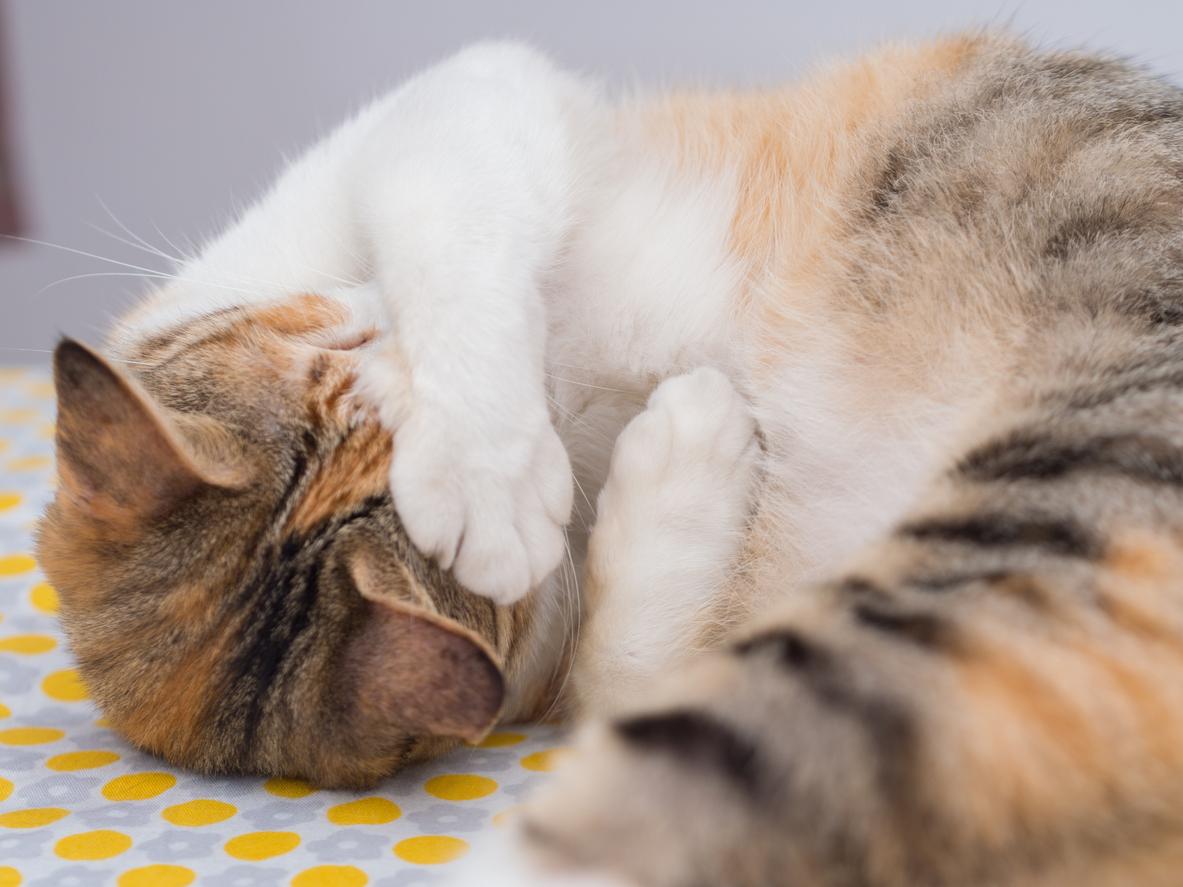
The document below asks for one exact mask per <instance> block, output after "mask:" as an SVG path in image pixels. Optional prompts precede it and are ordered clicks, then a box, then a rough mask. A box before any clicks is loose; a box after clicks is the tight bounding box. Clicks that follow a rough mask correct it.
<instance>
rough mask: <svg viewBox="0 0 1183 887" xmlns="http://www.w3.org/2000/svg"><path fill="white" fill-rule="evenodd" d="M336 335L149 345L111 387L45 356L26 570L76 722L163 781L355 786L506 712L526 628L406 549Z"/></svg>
mask: <svg viewBox="0 0 1183 887" xmlns="http://www.w3.org/2000/svg"><path fill="white" fill-rule="evenodd" d="M345 314H347V310H346V309H345V308H343V307H342V306H341V305H340V304H339V303H336V302H334V301H333V300H329V299H322V298H319V297H315V296H306V297H301V298H298V299H294V300H289V301H287V302H285V303H282V304H273V305H270V306H265V307H256V308H235V309H229V310H225V311H220V312H216V313H213V314H210V315H207V316H205V317H202V318H200V319H198V320H194V321H189V322H187V323H184V324H181V325H179V326H176V327H173V328H171V329H166V330H164V331H162V332H160V333H158V334H155V335H152V336H148V337H145V338H144V339H143V341H140V342H138V343H137V345H136V347H135V348H132V349H125V350H124V351H123V352H122V354H123V356H124V357H125V358H126V363H125V364H122V365H120V368H119V369H117V368H116V367H115V366H113V365H112V364H111V363H108V362H107V361H105V360H104V359H102V358H100V357H99V356H97V355H96V354H95V353H93V352H91V351H89V350H87V349H86V348H84V347H83V346H81V345H79V344H77V343H75V342H72V341H65V342H63V343H62V344H61V345H60V346H59V347H58V349H57V351H56V353H55V355H54V378H55V384H56V387H57V396H58V420H57V455H58V473H59V477H58V490H57V495H56V498H55V499H54V501H53V503H52V504H51V505H50V506H49V508H48V509H47V511H46V514H45V516H44V518H43V520H42V523H41V525H40V528H39V532H38V556H39V560H40V562H41V564H42V566H43V567H44V569H45V572H46V574H47V575H48V577H49V579H50V581H51V582H52V583H53V584H54V585H55V586H56V587H57V589H58V592H59V594H60V596H61V618H62V623H63V625H64V627H65V630H66V632H67V634H68V636H69V640H70V645H71V647H72V648H73V651H74V654H75V656H76V658H77V661H78V667H79V669H80V671H81V674H82V677H83V680H84V681H85V683H86V684H87V686H88V687H89V689H90V691H91V693H92V695H93V697H94V699H95V700H96V701H97V703H98V704H99V706H100V707H101V708H102V709H103V711H104V713H105V714H106V716H107V718H108V719H109V721H110V722H111V724H112V725H113V726H114V727H115V729H117V730H118V731H120V732H121V733H123V734H124V735H125V736H126V737H127V738H128V739H129V740H131V741H132V742H133V743H135V744H136V745H138V746H140V747H142V748H144V749H147V750H149V751H151V752H154V753H156V754H158V755H160V756H162V757H163V758H165V759H167V760H168V761H170V762H172V763H175V764H178V765H182V766H186V767H191V768H194V769H197V770H200V771H205V772H220V773H255V774H266V775H283V776H294V777H304V778H307V779H310V780H312V781H314V782H316V783H318V784H322V785H332V786H355V785H364V784H366V783H370V782H373V781H375V780H376V779H378V778H380V777H382V776H383V775H386V774H388V773H390V772H392V771H394V770H396V769H397V768H398V767H399V766H400V765H402V764H404V763H406V762H409V761H412V760H416V759H420V758H423V757H426V756H429V755H431V754H433V753H436V752H438V751H440V750H442V749H444V748H447V747H448V746H450V745H451V744H454V742H455V741H456V739H458V738H460V739H470V740H472V739H477V738H479V737H481V736H482V735H483V734H484V733H485V732H486V731H487V730H488V729H489V728H490V727H491V726H492V725H493V724H494V723H495V721H496V720H497V718H498V714H499V712H500V711H501V710H502V706H503V702H504V699H505V694H506V679H505V676H504V671H503V667H504V666H505V664H506V662H505V660H506V659H507V658H508V659H512V658H513V656H514V655H515V653H514V648H515V647H517V646H520V644H519V642H520V641H521V640H522V638H521V635H522V633H523V632H525V631H526V630H527V628H528V625H529V623H530V621H531V615H532V614H531V612H530V608H531V607H532V606H533V605H532V604H531V603H530V601H529V599H527V601H525V602H523V603H521V604H518V605H515V606H514V607H512V608H498V607H495V606H494V605H493V604H492V603H490V602H489V601H488V600H486V599H484V598H481V597H477V596H476V595H474V594H471V593H469V592H467V591H466V590H464V589H463V588H461V587H459V586H458V585H457V584H456V583H455V582H454V581H452V579H451V578H450V576H448V575H447V574H445V573H443V572H442V571H440V570H438V569H437V568H435V567H434V565H432V564H430V563H428V562H427V561H425V560H424V559H423V558H422V557H420V556H419V555H418V554H417V553H416V552H415V550H414V548H413V547H412V546H411V545H410V543H409V542H408V540H407V538H406V536H405V534H404V533H403V531H402V528H401V525H400V523H399V520H398V517H397V514H396V512H395V509H394V505H393V502H392V501H391V498H390V493H389V487H388V483H387V472H388V467H389V462H390V457H391V447H392V444H391V438H390V435H389V434H388V433H387V432H386V431H384V429H383V428H382V427H381V426H379V424H378V423H377V422H376V421H375V420H373V419H372V418H370V417H369V416H368V415H366V414H365V413H364V412H362V413H359V411H358V407H357V405H356V403H355V402H354V400H353V398H352V397H351V391H350V389H351V385H352V384H353V381H354V379H355V368H356V361H357V359H358V351H357V350H356V346H357V345H359V344H361V340H360V339H358V338H357V337H356V336H352V337H351V338H350V340H348V341H343V340H341V339H340V336H341V333H340V332H339V330H340V329H342V328H344V326H345V324H344V321H345V319H346V318H345ZM363 338H364V337H363ZM123 366H126V367H127V369H126V370H125V369H123V368H122V367H123Z"/></svg>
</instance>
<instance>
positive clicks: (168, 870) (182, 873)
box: [115, 865, 197, 887]
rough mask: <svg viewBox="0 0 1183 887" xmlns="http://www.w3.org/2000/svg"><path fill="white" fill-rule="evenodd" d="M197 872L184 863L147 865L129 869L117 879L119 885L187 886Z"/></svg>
mask: <svg viewBox="0 0 1183 887" xmlns="http://www.w3.org/2000/svg"><path fill="white" fill-rule="evenodd" d="M195 880H197V873H196V872H194V871H193V869H187V868H185V867H184V866H183V865H145V866H141V867H140V868H138V869H128V870H127V871H126V872H124V873H123V874H122V875H120V876H119V877H118V878H116V879H115V883H116V884H118V885H119V887H187V885H189V884H192V883H193V882H194V881H195Z"/></svg>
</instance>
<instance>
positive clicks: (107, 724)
mask: <svg viewBox="0 0 1183 887" xmlns="http://www.w3.org/2000/svg"><path fill="white" fill-rule="evenodd" d="M94 725H95V726H96V727H102V728H103V729H104V730H110V729H111V728H113V727H114V726H115V725H114V724H112V723H111V719H110V718H97V719H96V720H95V722H94Z"/></svg>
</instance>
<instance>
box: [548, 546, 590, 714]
mask: <svg viewBox="0 0 1183 887" xmlns="http://www.w3.org/2000/svg"><path fill="white" fill-rule="evenodd" d="M563 548H564V551H565V553H566V555H567V558H566V560H565V561H564V562H563V567H562V577H563V605H564V606H563V619H564V622H565V625H564V626H563V634H564V636H565V637H566V638H567V641H566V646H565V649H564V655H563V656H561V657H560V658H559V661H558V663H556V670H557V669H558V668H559V667H561V664H562V662H563V660H564V659H566V661H567V670H566V673H565V674H564V675H563V679H562V680H561V681H560V682H559V686H558V687H557V688H556V690H555V693H554V698H553V699H551V702H550V705H549V706H547V709H546V711H545V712H544V713H543V715H542V717H541V718H540V719H539V720H540V721H542V722H544V723H545V722H546V721H547V720H549V719H550V717H551V716H552V715H553V714H554V713H555V710H556V709H557V708H558V706H559V703H560V702H561V701H562V699H563V694H564V693H565V692H566V689H567V685H568V684H569V683H570V682H571V674H572V672H573V671H574V670H575V652H576V651H577V650H578V649H579V637H580V633H581V632H582V629H583V605H582V602H581V601H580V597H579V573H578V571H577V570H576V567H575V557H574V555H573V554H572V553H571V537H570V535H569V534H568V532H567V528H566V527H564V528H563Z"/></svg>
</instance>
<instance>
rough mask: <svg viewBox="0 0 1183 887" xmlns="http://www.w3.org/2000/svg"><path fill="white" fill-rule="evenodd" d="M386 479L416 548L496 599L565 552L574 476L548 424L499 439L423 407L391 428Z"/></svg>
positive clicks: (506, 599)
mask: <svg viewBox="0 0 1183 887" xmlns="http://www.w3.org/2000/svg"><path fill="white" fill-rule="evenodd" d="M515 452H516V453H520V454H525V455H524V458H518V459H515V458H512V454H513V453H515ZM390 478H391V491H392V493H393V496H394V503H395V507H396V508H397V509H398V512H399V516H400V517H401V518H402V521H403V525H404V527H405V528H406V531H407V535H408V536H409V537H410V539H411V541H412V542H414V543H415V546H416V547H417V548H418V549H419V550H420V551H422V552H423V553H424V554H425V555H427V556H428V557H431V558H433V559H435V560H436V561H437V562H438V563H439V564H440V566H442V567H444V568H445V569H449V568H450V569H451V570H452V571H453V573H454V574H455V576H456V579H457V580H458V581H459V582H460V583H461V584H462V585H464V586H465V587H466V588H468V589H469V590H470V591H473V592H475V593H477V594H480V595H482V596H484V597H488V598H490V599H491V600H493V601H495V602H496V603H499V604H511V603H513V602H514V601H517V600H519V599H520V598H521V597H523V596H524V595H525V594H526V593H527V592H528V591H529V590H530V589H531V588H534V587H536V586H537V585H538V584H539V583H541V582H542V581H543V580H544V579H545V578H546V577H547V575H549V574H550V573H551V572H552V571H553V570H554V569H555V568H556V567H557V566H558V565H559V562H560V561H561V559H562V557H563V553H564V551H565V547H564V534H563V526H564V525H565V524H566V522H567V519H568V517H569V515H570V511H571V487H572V486H573V481H572V478H571V467H570V463H569V462H568V460H567V454H566V451H565V450H564V449H563V447H562V444H561V443H560V442H559V441H558V437H557V436H556V435H555V433H554V430H553V429H552V428H551V427H550V425H549V424H544V425H543V427H542V428H541V430H539V431H538V432H537V433H536V434H534V435H533V436H532V439H530V440H513V441H509V442H505V443H503V445H502V446H500V447H499V446H495V445H491V444H490V443H489V442H488V441H487V440H486V439H485V437H484V436H482V435H481V434H479V433H474V432H473V430H472V429H471V428H469V427H466V426H465V424H464V423H462V422H459V421H457V420H455V419H453V418H451V417H450V416H449V414H448V413H447V412H445V411H438V410H437V411H432V410H427V409H423V408H419V409H418V410H417V411H416V412H415V413H413V414H412V415H411V417H410V418H408V419H407V420H406V421H405V422H404V423H403V424H402V425H400V427H399V428H398V430H397V431H396V433H395V447H394V458H393V461H392V464H391V474H390Z"/></svg>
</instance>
